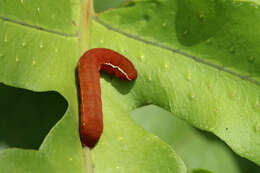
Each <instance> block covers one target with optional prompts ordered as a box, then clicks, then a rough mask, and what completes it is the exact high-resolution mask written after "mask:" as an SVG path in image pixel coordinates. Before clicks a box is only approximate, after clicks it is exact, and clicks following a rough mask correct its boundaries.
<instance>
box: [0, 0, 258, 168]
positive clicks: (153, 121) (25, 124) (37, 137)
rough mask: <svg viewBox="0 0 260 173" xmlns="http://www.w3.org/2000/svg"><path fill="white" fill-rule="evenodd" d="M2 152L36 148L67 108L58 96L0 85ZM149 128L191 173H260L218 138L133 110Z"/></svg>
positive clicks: (105, 1)
mask: <svg viewBox="0 0 260 173" xmlns="http://www.w3.org/2000/svg"><path fill="white" fill-rule="evenodd" d="M124 1H126V0H95V1H94V7H95V10H96V12H101V11H103V10H106V9H108V8H112V7H117V6H119V5H120V4H121V3H122V2H124ZM0 96H1V99H0V110H1V115H0V118H1V120H0V150H3V149H6V148H9V147H19V148H25V149H37V148H38V147H39V146H40V144H41V143H42V141H43V139H44V137H45V136H46V135H47V133H48V132H49V130H50V129H51V128H52V127H53V126H54V125H55V123H56V122H57V121H58V120H59V119H60V118H61V117H62V116H63V114H64V113H65V111H66V108H67V102H66V100H65V99H64V98H63V97H62V96H61V95H60V94H59V93H57V92H53V91H50V92H42V93H36V92H32V91H29V90H24V89H19V88H14V87H9V86H5V85H3V84H0ZM131 116H132V118H133V119H134V120H135V121H136V122H137V123H138V124H139V125H140V126H142V127H143V128H144V129H145V130H147V131H149V132H151V133H154V134H155V135H157V136H158V137H160V138H161V139H162V140H164V141H165V142H166V143H168V144H169V145H171V146H172V147H173V149H174V150H175V151H176V152H177V154H178V155H179V156H181V158H182V159H183V161H184V162H185V164H186V166H187V168H188V170H191V169H193V168H203V169H208V170H211V171H213V172H215V173H221V172H226V173H249V172H250V173H259V172H260V167H258V166H256V165H255V164H254V163H252V162H250V161H248V160H246V159H243V158H241V157H239V156H237V155H236V154H234V153H233V152H232V151H231V150H230V149H229V148H228V147H227V146H226V145H225V144H224V143H223V142H222V141H221V140H219V139H218V138H217V137H215V136H214V135H212V134H210V133H208V132H203V131H200V130H198V129H195V128H193V127H192V126H190V125H189V124H187V123H186V122H184V121H182V120H180V119H177V118H176V116H174V115H172V114H170V113H169V112H167V111H165V110H163V109H161V108H159V107H157V106H155V105H149V106H145V107H142V108H139V109H136V110H133V111H132V112H131Z"/></svg>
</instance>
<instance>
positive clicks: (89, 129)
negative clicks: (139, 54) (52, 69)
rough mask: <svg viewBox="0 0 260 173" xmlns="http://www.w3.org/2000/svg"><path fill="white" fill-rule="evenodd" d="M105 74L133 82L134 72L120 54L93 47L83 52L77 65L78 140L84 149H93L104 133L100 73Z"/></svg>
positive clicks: (135, 75) (135, 72)
mask: <svg viewBox="0 0 260 173" xmlns="http://www.w3.org/2000/svg"><path fill="white" fill-rule="evenodd" d="M100 70H102V71H106V72H108V74H110V75H113V74H115V75H116V77H118V78H120V79H123V80H135V79H136V78H137V71H136V69H135V67H134V65H133V64H132V63H131V62H130V61H129V60H128V59H127V58H125V57H124V56H123V55H120V54H119V53H117V52H115V51H113V50H110V49H106V48H94V49H90V50H88V51H87V52H85V53H84V55H83V56H82V57H81V58H80V60H79V62H78V81H79V88H80V114H81V116H80V138H81V143H82V145H83V146H88V147H89V148H93V147H94V146H95V145H96V143H97V142H98V140H99V138H100V136H101V134H102V131H103V116H102V102H101V89H100V82H99V78H100V73H99V71H100Z"/></svg>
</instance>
